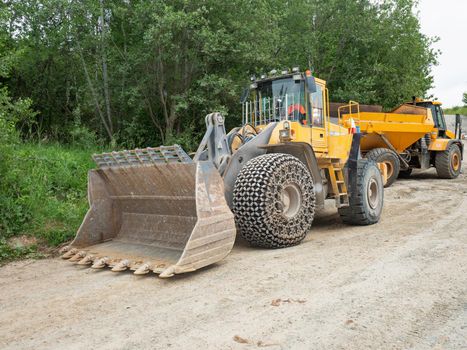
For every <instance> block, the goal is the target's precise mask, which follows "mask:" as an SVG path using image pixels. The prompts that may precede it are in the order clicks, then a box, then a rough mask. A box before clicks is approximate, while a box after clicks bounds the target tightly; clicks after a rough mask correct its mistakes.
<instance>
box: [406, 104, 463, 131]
mask: <svg viewBox="0 0 467 350" xmlns="http://www.w3.org/2000/svg"><path fill="white" fill-rule="evenodd" d="M414 102H415V103H414V104H415V105H416V106H419V107H424V108H427V109H429V110H430V111H431V116H432V118H433V122H434V126H435V128H436V129H438V130H437V131H438V137H441V138H442V137H445V136H451V137H449V138H454V134H452V132H451V131H449V130H448V129H447V126H446V119H445V118H444V112H443V109H442V108H441V105H442V104H441V102H439V101H430V100H423V99H420V98H415V101H414ZM447 134H452V135H447Z"/></svg>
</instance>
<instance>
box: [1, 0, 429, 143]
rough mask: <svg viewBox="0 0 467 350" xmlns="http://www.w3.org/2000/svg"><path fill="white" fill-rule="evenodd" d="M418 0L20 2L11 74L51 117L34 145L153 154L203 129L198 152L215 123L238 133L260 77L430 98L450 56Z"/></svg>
mask: <svg viewBox="0 0 467 350" xmlns="http://www.w3.org/2000/svg"><path fill="white" fill-rule="evenodd" d="M416 3H417V1H416V0H387V1H371V0H357V1H349V0H328V1H322V0H295V1H292V2H287V1H277V0H273V1H255V2H251V1H245V0H231V1H217V0H190V1H188V0H174V1H166V0H162V1H138V0H129V1H108V0H105V1H95V0H83V1H69V0H31V1H22V0H11V1H8V3H7V6H6V11H4V12H3V15H2V16H0V49H1V50H0V51H1V52H2V53H1V54H0V56H1V57H2V60H0V62H3V64H1V63H0V68H2V69H0V71H2V70H4V71H5V72H8V77H7V78H6V79H5V82H6V84H7V85H8V87H9V89H10V91H11V93H12V95H13V97H15V98H18V97H21V98H26V97H29V98H31V99H32V100H33V101H34V104H33V106H32V107H33V109H34V110H37V111H40V114H37V115H36V116H32V115H31V114H28V116H30V117H31V118H29V119H23V121H22V123H24V125H22V126H21V127H22V128H21V131H22V132H23V134H25V133H26V134H28V135H27V136H28V137H31V135H32V137H35V138H42V139H43V138H46V139H49V140H50V139H54V140H60V141H61V142H68V143H72V144H84V145H88V144H89V143H91V142H92V139H93V137H94V136H93V135H94V134H95V135H96V137H97V138H99V139H105V140H106V141H112V142H114V143H118V144H120V145H121V146H122V147H133V146H138V147H142V146H146V145H158V144H160V143H167V141H169V140H171V139H172V138H173V137H174V136H175V137H178V136H177V135H178V134H179V133H183V134H185V135H187V133H188V132H189V131H190V130H192V132H193V134H192V137H193V138H195V141H194V142H193V143H195V144H196V143H197V141H198V140H199V137H200V135H201V134H202V132H203V129H204V116H205V115H206V114H207V113H209V112H212V111H222V112H223V113H225V114H228V120H227V122H228V123H232V124H235V123H238V121H239V104H238V97H239V94H240V92H241V90H242V88H243V87H244V86H245V85H246V84H248V76H249V75H250V74H260V73H263V72H265V71H269V70H270V69H272V68H282V67H291V66H296V65H299V66H300V67H301V68H305V67H307V66H309V65H312V66H313V68H314V72H315V74H316V75H317V76H319V77H321V78H323V79H325V80H327V81H328V83H329V88H330V95H331V99H332V100H334V101H346V100H349V99H353V100H358V101H359V102H361V103H376V104H381V105H383V106H385V107H392V106H394V105H396V104H398V103H399V102H402V101H405V100H409V99H410V98H411V96H413V95H416V96H424V95H425V94H426V92H427V91H428V89H429V88H430V86H431V85H432V76H431V74H430V72H431V67H432V65H434V64H436V58H437V54H438V52H436V51H435V50H433V49H432V44H433V42H434V41H436V38H429V37H427V36H425V35H423V34H422V33H421V32H420V24H419V20H418V18H417V16H416V15H414V12H415V6H416ZM3 68H5V69H3ZM76 110H79V114H80V118H79V123H78V124H77V122H76V116H75V115H74V113H75V111H76ZM229 119H230V121H229ZM89 130H91V131H92V133H90V132H89Z"/></svg>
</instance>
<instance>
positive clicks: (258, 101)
mask: <svg viewBox="0 0 467 350" xmlns="http://www.w3.org/2000/svg"><path fill="white" fill-rule="evenodd" d="M250 98H251V100H249V101H247V102H246V103H245V105H244V121H245V122H246V123H251V124H253V125H255V126H256V125H265V124H268V123H270V122H275V121H281V120H295V121H301V122H304V120H306V104H305V83H304V81H303V80H294V79H293V78H292V77H290V78H283V79H277V80H272V81H266V82H261V83H258V87H257V89H255V90H253V91H252V94H251V95H250Z"/></svg>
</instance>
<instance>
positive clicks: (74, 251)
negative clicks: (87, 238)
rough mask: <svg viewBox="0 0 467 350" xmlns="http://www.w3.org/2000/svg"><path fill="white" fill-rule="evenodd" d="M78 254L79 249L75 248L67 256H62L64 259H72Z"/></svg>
mask: <svg viewBox="0 0 467 350" xmlns="http://www.w3.org/2000/svg"><path fill="white" fill-rule="evenodd" d="M76 253H78V249H76V248H73V249H70V250H69V251H67V252H66V253H65V254H63V255H62V259H70V258H71V257H72V256H73V255H75V254H76Z"/></svg>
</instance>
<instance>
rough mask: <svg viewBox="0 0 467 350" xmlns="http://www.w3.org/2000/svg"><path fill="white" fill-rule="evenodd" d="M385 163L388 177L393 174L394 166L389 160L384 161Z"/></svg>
mask: <svg viewBox="0 0 467 350" xmlns="http://www.w3.org/2000/svg"><path fill="white" fill-rule="evenodd" d="M384 164H386V168H387V170H388V179H389V178H390V177H391V176H392V175H393V174H394V167H393V166H392V163H391V162H384Z"/></svg>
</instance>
